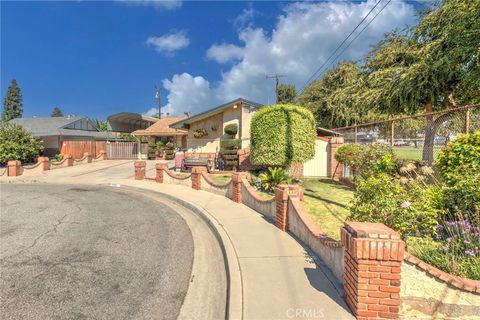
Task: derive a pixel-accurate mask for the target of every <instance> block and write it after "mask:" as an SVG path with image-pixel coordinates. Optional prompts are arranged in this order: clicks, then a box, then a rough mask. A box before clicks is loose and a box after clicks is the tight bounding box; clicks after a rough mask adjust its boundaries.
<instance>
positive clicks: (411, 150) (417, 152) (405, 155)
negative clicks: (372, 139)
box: [393, 146, 442, 160]
mask: <svg viewBox="0 0 480 320" xmlns="http://www.w3.org/2000/svg"><path fill="white" fill-rule="evenodd" d="M441 149H442V147H440V146H435V147H434V149H433V157H434V158H436V157H437V154H438V151H440V150H441ZM422 150H423V148H422V147H418V148H415V147H393V152H394V153H395V154H396V155H397V156H398V157H399V158H400V159H409V160H422Z"/></svg>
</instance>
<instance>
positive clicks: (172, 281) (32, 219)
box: [0, 163, 193, 319]
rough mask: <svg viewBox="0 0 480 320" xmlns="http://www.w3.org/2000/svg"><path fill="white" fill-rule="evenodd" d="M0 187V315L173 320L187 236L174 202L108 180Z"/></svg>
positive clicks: (185, 275)
mask: <svg viewBox="0 0 480 320" xmlns="http://www.w3.org/2000/svg"><path fill="white" fill-rule="evenodd" d="M129 167H130V168H132V167H133V165H131V163H130V164H129ZM59 171H60V170H59ZM130 171H133V169H130ZM0 188H1V209H2V212H1V221H0V222H1V224H0V237H1V240H0V241H1V247H0V268H1V279H0V292H1V297H0V302H1V305H0V314H1V315H2V319H176V317H177V315H178V314H179V312H180V308H181V306H182V302H183V300H184V297H185V294H186V292H187V289H188V286H189V280H190V275H191V269H192V260H193V240H192V235H191V233H190V230H189V227H188V226H187V224H186V223H185V221H184V220H183V219H182V218H181V217H180V216H179V215H177V214H176V213H175V212H174V211H173V210H172V209H169V207H166V206H161V205H159V204H158V202H156V201H154V200H151V199H149V198H146V197H145V198H143V197H139V196H138V195H131V194H129V193H127V192H126V191H121V190H120V189H117V188H111V187H110V188H107V187H100V186H84V185H82V186H80V185H78V186H76V185H47V184H35V185H29V184H9V185H6V184H4V185H1V186H0Z"/></svg>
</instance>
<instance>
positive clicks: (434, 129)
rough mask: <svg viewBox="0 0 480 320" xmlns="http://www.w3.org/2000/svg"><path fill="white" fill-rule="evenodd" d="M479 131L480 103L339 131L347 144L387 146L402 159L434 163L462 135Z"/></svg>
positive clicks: (360, 125)
mask: <svg viewBox="0 0 480 320" xmlns="http://www.w3.org/2000/svg"><path fill="white" fill-rule="evenodd" d="M477 130H480V104H476V105H470V106H464V107H458V108H454V109H448V110H445V111H440V112H432V113H426V114H422V115H416V116H408V117H398V118H393V119H388V120H384V121H378V122H370V123H365V124H359V125H354V126H349V127H343V128H336V129H333V131H336V132H338V133H339V134H341V135H342V136H343V137H344V139H345V143H356V144H373V143H384V144H388V145H390V146H392V148H393V151H394V152H395V154H396V155H397V156H398V158H400V159H408V160H424V161H426V162H427V163H428V164H432V163H433V162H434V161H435V159H436V157H437V155H438V152H439V151H440V150H441V149H442V148H444V147H446V145H447V144H448V142H449V141H452V140H455V139H456V137H457V136H458V135H459V134H462V133H472V132H474V131H477Z"/></svg>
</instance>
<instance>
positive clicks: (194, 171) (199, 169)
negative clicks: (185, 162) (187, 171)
mask: <svg viewBox="0 0 480 320" xmlns="http://www.w3.org/2000/svg"><path fill="white" fill-rule="evenodd" d="M202 172H207V168H205V167H203V166H202V167H192V173H202Z"/></svg>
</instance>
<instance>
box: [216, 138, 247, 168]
mask: <svg viewBox="0 0 480 320" xmlns="http://www.w3.org/2000/svg"><path fill="white" fill-rule="evenodd" d="M241 146H242V141H241V140H240V139H224V140H221V141H220V148H221V153H222V155H223V158H224V159H225V166H227V167H231V168H236V167H238V155H237V152H238V150H239V149H240V148H241Z"/></svg>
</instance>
